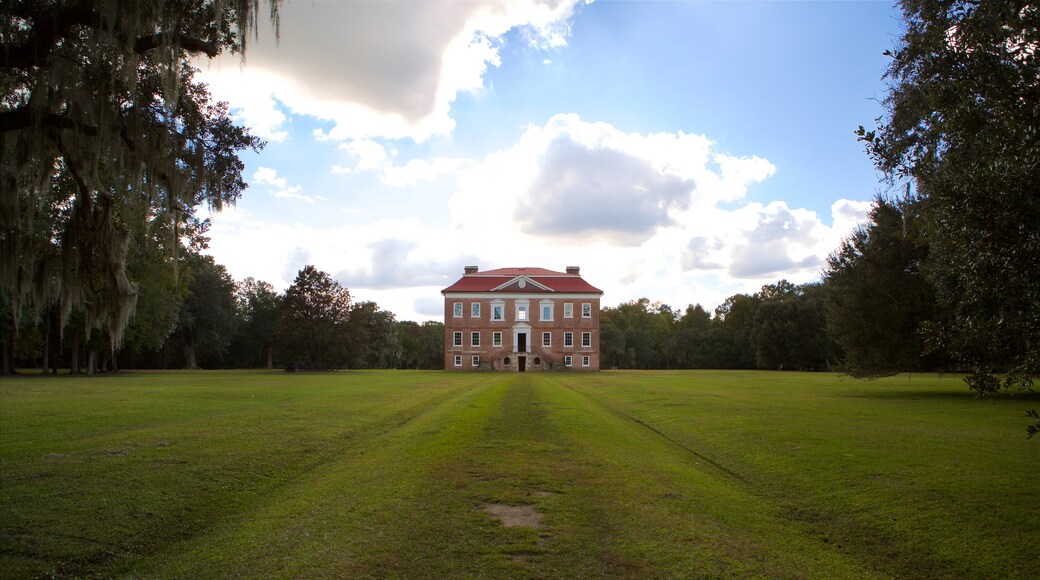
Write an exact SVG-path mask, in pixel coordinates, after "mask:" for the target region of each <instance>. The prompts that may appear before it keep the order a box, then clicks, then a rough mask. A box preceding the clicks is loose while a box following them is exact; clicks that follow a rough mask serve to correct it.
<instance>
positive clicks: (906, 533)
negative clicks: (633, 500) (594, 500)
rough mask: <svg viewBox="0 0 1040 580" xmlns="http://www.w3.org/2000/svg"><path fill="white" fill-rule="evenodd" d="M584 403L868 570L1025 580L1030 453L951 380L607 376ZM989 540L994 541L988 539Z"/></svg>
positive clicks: (1016, 402) (1032, 510)
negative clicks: (655, 437) (652, 436)
mask: <svg viewBox="0 0 1040 580" xmlns="http://www.w3.org/2000/svg"><path fill="white" fill-rule="evenodd" d="M571 382H572V384H574V386H575V388H577V389H578V390H579V391H581V392H582V393H583V394H585V395H586V396H589V397H592V398H595V399H596V400H598V401H601V402H602V403H603V404H604V405H605V406H606V407H609V408H611V409H614V410H616V411H617V412H619V413H622V414H624V415H627V416H631V417H633V418H634V420H636V421H638V422H640V423H642V424H646V425H648V426H652V428H653V429H654V430H655V431H658V432H660V433H662V434H665V435H666V436H667V438H669V439H671V440H674V441H677V442H679V444H680V445H682V446H683V447H686V448H691V449H695V450H697V452H698V453H700V454H702V455H704V456H707V457H711V458H718V461H719V462H720V463H722V464H723V465H725V466H726V467H727V468H729V469H732V470H733V471H735V472H737V473H739V474H741V475H743V476H745V477H746V480H747V483H748V486H749V489H750V490H751V491H752V492H753V493H754V494H755V495H758V496H760V497H762V498H763V499H765V500H767V501H769V502H770V503H773V504H775V505H777V506H778V508H779V509H780V510H781V513H782V514H783V516H784V517H785V518H786V519H788V520H790V521H791V522H794V523H801V524H803V525H804V526H808V527H809V528H811V529H812V530H814V532H813V535H814V536H815V537H816V538H818V539H820V540H821V541H824V542H826V543H827V544H828V545H829V546H834V547H835V548H836V549H838V550H840V551H842V552H844V553H847V554H849V556H850V557H854V558H856V559H858V560H859V561H861V562H862V563H863V565H864V566H865V567H868V568H869V569H870V570H871V571H872V573H873V574H876V575H891V576H907V575H910V576H927V577H977V578H987V577H998V576H1000V577H1030V576H1031V575H1032V574H1033V572H1034V571H1035V567H1036V565H1037V563H1038V562H1040V545H1038V544H1037V542H1036V538H1037V531H1038V530H1040V509H1038V508H1040V484H1038V482H1037V480H1036V478H1035V474H1036V473H1037V472H1038V469H1040V454H1037V453H1036V449H1035V448H1034V446H1033V445H1032V444H1033V443H1035V442H1030V441H1027V440H1026V439H1025V438H1024V437H1023V436H1022V432H1021V428H1022V427H1021V423H1020V422H1018V423H1016V421H1015V419H1016V417H1018V416H1020V415H1021V414H1022V413H1023V410H1024V408H1025V407H1028V406H1035V405H1036V398H1035V397H1033V398H1032V400H1029V399H1030V398H1028V397H1027V398H1026V400H1022V399H1010V400H1009V399H999V400H993V401H985V402H983V401H978V400H976V399H973V398H972V397H971V396H970V395H969V394H968V393H967V392H966V390H965V388H964V385H963V382H962V381H961V380H960V379H959V378H958V377H952V378H939V377H935V376H931V377H928V376H915V377H907V376H905V375H903V376H900V377H891V378H888V379H883V380H879V381H870V382H863V381H854V380H848V379H844V380H842V379H835V378H834V377H832V376H828V375H820V374H812V373H786V372H785V373H763V372H746V373H740V372H732V371H727V372H710V371H709V372H648V373H609V374H601V375H600V376H598V377H581V378H580V379H578V380H576V381H571ZM998 538H999V539H998Z"/></svg>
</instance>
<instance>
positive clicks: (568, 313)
mask: <svg viewBox="0 0 1040 580" xmlns="http://www.w3.org/2000/svg"><path fill="white" fill-rule="evenodd" d="M563 317H564V318H574V303H572V302H564V303H563Z"/></svg>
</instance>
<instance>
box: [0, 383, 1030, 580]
mask: <svg viewBox="0 0 1040 580" xmlns="http://www.w3.org/2000/svg"><path fill="white" fill-rule="evenodd" d="M178 375H179V376H180V377H182V378H180V379H178ZM61 379H62V380H57V381H54V382H51V381H50V380H47V381H41V382H36V381H35V380H32V381H20V380H16V381H9V382H5V383H4V384H3V385H0V396H2V397H3V405H0V467H2V470H0V484H2V485H0V576H2V577H25V576H42V575H98V576H119V575H129V576H138V577H182V576H202V577H213V576H249V577H253V576H262V577H417V578H418V577H423V578H433V577H437V578H440V577H496V578H510V577H516V578H539V577H543V578H558V577H640V578H642V577H716V576H731V575H738V576H742V577H743V576H748V577H755V576H758V577H826V578H842V577H845V578H851V577H856V578H862V577H886V576H892V577H922V576H927V577H980V578H981V577H1028V576H1029V575H1030V573H1031V572H1030V571H1031V570H1033V569H1034V564H1035V563H1036V562H1037V561H1038V555H1040V547H1038V546H1037V543H1036V534H1035V532H1036V530H1037V529H1040V515H1038V511H1037V510H1036V509H1035V506H1037V505H1040V486H1038V484H1037V483H1036V481H1035V473H1037V468H1038V467H1040V454H1036V453H1035V449H1034V448H1033V447H1030V446H1029V445H1032V444H1033V443H1035V442H1028V441H1026V440H1025V439H1024V437H1023V435H1022V432H1021V425H1017V424H1015V422H1014V420H1015V418H1016V417H1018V416H1019V415H1021V413H1022V412H1024V411H1023V408H1024V406H1029V405H1033V406H1035V405H1036V401H1035V400H1033V401H1021V400H1000V401H996V402H980V401H976V400H972V399H970V397H966V396H962V393H963V385H962V384H961V383H960V381H959V380H957V379H947V380H938V379H922V378H921V377H915V378H913V379H912V380H910V381H907V380H906V378H905V377H899V378H895V379H891V380H884V381H879V382H871V383H863V382H858V381H841V380H836V379H835V378H834V377H833V376H827V375H820V374H800V373H764V372H760V373H734V372H720V373H710V372H709V373H701V372H643V373H628V372H603V373H594V374H582V373H568V374H522V375H521V374H495V373H440V372H431V373H422V372H341V373H328V374H298V375H295V376H292V375H285V374H284V373H241V372H228V373H158V374H149V373H143V374H134V375H129V376H126V377H115V378H102V377H98V378H94V379H87V378H84V379H75V378H65V377H63V378H61ZM124 379H127V380H124ZM1016 428H1017V429H1016ZM9 434H10V436H9ZM487 504H506V505H511V506H530V507H531V508H533V509H535V510H537V511H538V512H540V513H541V514H544V518H543V519H542V522H541V526H540V527H537V528H527V527H512V528H506V527H503V526H501V525H500V524H499V522H498V521H497V520H495V519H494V518H493V517H491V516H490V515H489V514H488V513H486V512H485V511H484V510H483V509H482V508H483V507H484V506H485V505H487ZM972 542H974V544H972Z"/></svg>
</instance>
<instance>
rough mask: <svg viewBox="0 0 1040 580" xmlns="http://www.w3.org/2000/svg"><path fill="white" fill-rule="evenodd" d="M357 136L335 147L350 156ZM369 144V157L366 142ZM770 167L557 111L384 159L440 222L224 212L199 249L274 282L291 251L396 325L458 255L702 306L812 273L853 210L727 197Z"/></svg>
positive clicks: (416, 311) (283, 277)
mask: <svg viewBox="0 0 1040 580" xmlns="http://www.w3.org/2000/svg"><path fill="white" fill-rule="evenodd" d="M359 143H361V142H358V143H355V144H354V145H350V144H348V147H351V148H352V150H354V151H358V152H363V151H364V150H365V148H364V146H359ZM370 151H375V152H376V154H375V155H373V156H371V157H370V158H371V159H381V157H380V156H379V155H378V151H379V149H377V148H371V149H370ZM388 157H389V155H388ZM359 158H360V157H359ZM377 169H378V168H377V167H374V168H373V169H372V170H373V171H375V170H377ZM774 171H775V169H774V167H773V165H772V164H771V163H769V161H767V160H765V159H761V158H758V157H741V158H737V157H734V156H730V155H728V154H726V153H725V152H721V151H717V150H716V145H715V144H714V143H712V141H711V140H710V139H708V138H707V137H704V136H701V135H691V134H685V133H682V132H677V133H653V134H639V133H627V132H624V131H621V130H619V129H617V128H616V127H613V126H611V125H610V124H607V123H593V122H586V121H583V120H582V119H580V118H579V117H577V116H576V115H557V116H554V117H553V118H551V119H549V120H548V121H547V122H546V123H545V124H543V125H539V126H531V127H528V128H527V129H526V130H525V131H524V133H523V134H522V135H521V136H520V138H519V139H518V141H517V142H516V143H515V144H514V145H513V146H512V147H509V148H506V149H503V150H500V151H496V152H494V153H491V154H489V155H488V156H486V157H485V158H484V159H481V160H465V159H438V158H435V159H430V160H422V159H413V160H412V161H409V162H408V163H406V164H405V165H403V166H393V165H390V164H389V163H388V162H387V163H384V165H383V166H382V172H383V173H382V178H383V180H384V182H385V183H387V184H389V185H392V186H398V187H400V186H404V185H409V186H413V187H416V188H418V191H423V189H422V188H423V187H424V184H425V182H427V181H429V180H431V179H434V178H440V177H443V176H450V177H452V178H453V179H454V184H455V188H454V191H453V192H452V193H451V195H450V199H449V200H448V201H447V204H448V209H449V212H450V218H451V222H450V224H449V226H448V227H440V226H434V225H431V223H429V222H428V221H427V220H425V219H424V218H422V217H419V216H414V217H409V216H408V215H407V211H405V212H403V213H402V212H398V213H397V215H398V216H399V217H394V218H393V219H378V218H376V219H374V220H373V221H370V222H368V223H364V224H362V225H349V226H337V227H329V228H318V227H314V226H310V225H306V224H282V225H280V224H263V223H256V222H253V221H251V220H242V219H238V218H236V217H235V216H234V214H233V213H232V214H230V215H225V214H227V212H225V213H222V214H218V215H217V216H216V217H215V219H214V227H213V229H212V230H211V234H212V236H213V242H212V244H211V247H212V251H213V253H214V254H215V255H217V256H218V257H219V258H218V259H219V260H220V261H221V263H224V264H227V265H228V266H229V269H230V270H231V272H232V274H233V275H234V276H236V277H237V278H243V277H245V276H254V277H257V278H259V279H265V280H267V281H269V282H271V283H273V284H275V285H276V286H278V287H281V288H284V287H285V286H287V285H288V284H289V283H291V278H290V277H289V275H288V274H286V272H289V271H292V272H293V273H294V272H295V271H296V270H298V269H299V267H301V266H302V264H301V263H300V262H301V260H302V259H304V258H306V259H307V260H309V262H308V263H313V264H315V265H316V266H317V267H319V268H320V269H322V270H325V271H326V272H330V273H332V274H335V275H336V276H337V278H338V279H339V280H340V281H341V283H343V284H344V285H345V286H347V287H348V288H351V289H352V291H354V290H356V292H354V293H355V297H356V298H358V299H365V300H374V301H376V302H378V303H379V304H380V306H381V307H382V308H384V309H386V310H390V311H393V312H395V313H396V314H397V315H398V318H399V319H402V320H408V319H418V320H424V319H429V318H439V317H440V314H439V312H440V310H439V309H437V308H434V307H433V306H432V304H434V303H435V302H437V301H439V299H440V296H439V294H438V292H439V290H440V289H441V288H443V287H445V286H447V285H448V284H450V283H452V282H453V281H454V280H455V279H457V278H458V276H459V275H461V272H462V266H464V265H468V264H477V265H480V266H481V267H482V268H484V269H488V268H494V267H503V266H542V267H547V268H555V269H563V268H564V267H565V266H568V265H579V266H581V267H582V273H583V275H584V276H585V277H586V278H587V279H588V280H589V281H590V282H591V283H593V284H594V285H597V286H599V287H600V288H602V289H603V290H605V291H606V295H605V296H604V304H608V305H611V304H617V303H619V302H622V301H625V300H632V299H635V298H639V297H641V296H645V297H647V298H650V299H653V300H661V301H663V302H665V303H668V304H671V305H673V306H675V307H676V308H683V307H685V306H686V304H687V303H690V302H699V303H701V304H704V305H705V306H707V307H708V308H712V307H714V306H715V305H717V304H719V303H720V302H722V301H723V300H724V299H725V298H726V297H727V296H729V295H732V294H734V293H737V292H753V291H756V290H757V289H758V288H759V287H761V285H762V284H765V283H771V282H775V281H776V280H777V279H779V278H787V279H788V280H790V281H792V282H795V283H801V282H807V281H810V280H813V279H816V278H818V276H819V272H820V270H821V268H822V266H823V264H824V263H825V259H826V256H827V254H828V253H829V252H831V251H833V250H834V248H836V247H837V244H838V242H839V241H840V239H841V238H842V237H843V236H846V235H848V234H849V233H850V232H851V231H852V228H854V227H855V226H856V224H858V223H861V222H862V220H863V219H864V218H865V216H866V213H867V211H869V207H870V204H869V203H867V202H855V201H849V200H838V201H836V202H834V204H833V205H832V206H831V215H830V216H819V215H817V214H816V212H813V211H810V210H807V209H802V208H797V207H790V206H789V205H788V204H787V203H786V202H783V201H774V202H771V203H766V204H762V203H757V202H746V201H743V200H744V199H745V198H746V190H747V188H748V187H749V186H750V185H752V184H754V183H757V182H758V181H761V180H765V179H769V178H770V176H771V175H772V174H773V172H774ZM254 181H255V182H257V183H258V184H260V185H262V186H265V187H270V188H273V189H277V190H280V191H286V192H291V188H292V187H293V186H292V185H291V184H290V183H288V182H287V181H286V180H285V179H284V178H283V177H281V176H279V175H278V174H277V172H275V171H274V170H272V169H270V168H261V169H258V170H257V171H256V173H255V174H254ZM341 211H344V212H350V211H352V210H349V209H344V210H341ZM827 222H830V224H829V225H828V223H827ZM285 240H292V244H291V246H288V247H287V246H286V244H285ZM293 248H301V249H302V248H305V249H306V252H307V253H306V255H304V254H301V253H300V252H295V253H294V251H293ZM293 275H294V274H293Z"/></svg>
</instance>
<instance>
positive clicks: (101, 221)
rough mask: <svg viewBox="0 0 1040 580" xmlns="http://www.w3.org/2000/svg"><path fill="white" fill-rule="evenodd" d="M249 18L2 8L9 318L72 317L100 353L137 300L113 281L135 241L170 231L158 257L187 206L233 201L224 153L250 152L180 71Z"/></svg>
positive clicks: (184, 219)
mask: <svg viewBox="0 0 1040 580" xmlns="http://www.w3.org/2000/svg"><path fill="white" fill-rule="evenodd" d="M278 4H279V0H272V2H271V9H272V19H274V20H277V7H278ZM257 10H258V2H257V1H256V0H235V1H229V2H213V1H210V0H188V1H185V2H177V3H169V2H160V1H156V0H143V1H139V2H125V1H122V0H94V1H84V0H77V1H69V2H65V1H56V0H42V1H41V0H12V1H10V2H5V3H4V5H3V8H0V38H2V39H3V42H2V43H0V47H2V48H0V231H2V232H4V233H3V235H0V292H3V293H4V294H6V295H7V296H9V298H10V300H11V303H12V307H13V309H14V310H15V311H20V310H21V309H22V308H23V307H28V308H30V309H31V310H32V311H33V312H34V314H35V313H39V312H40V311H41V310H43V309H45V308H48V307H50V306H51V305H52V304H60V307H61V313H62V316H61V322H62V324H63V325H64V324H65V323H67V322H68V321H69V320H70V317H71V316H72V314H73V311H76V312H78V313H79V314H80V315H82V316H83V324H82V325H80V327H79V328H77V331H79V332H83V333H84V338H85V339H87V340H88V341H89V340H90V338H91V332H92V331H93V330H102V331H103V332H104V333H105V335H106V338H107V339H108V342H109V343H110V345H109V346H110V347H111V348H115V347H116V346H118V345H119V344H120V343H121V341H122V338H123V332H124V330H125V328H126V325H127V323H128V321H129V319H130V317H131V315H132V313H133V312H134V308H135V306H136V301H137V299H138V296H139V294H138V290H139V288H138V287H137V284H136V282H139V280H132V279H130V278H129V277H128V276H127V273H128V269H129V266H128V263H127V259H128V258H127V254H128V252H129V251H130V248H131V245H132V241H133V242H138V241H139V240H135V239H134V237H135V235H136V234H139V233H140V232H141V231H142V230H143V229H146V228H147V226H146V224H150V223H151V222H153V221H156V220H158V221H162V222H164V223H166V224H169V225H170V229H169V231H170V237H169V238H167V240H166V241H167V244H166V248H165V249H166V251H165V255H166V256H167V257H173V256H175V254H176V248H177V245H178V243H179V242H178V241H177V240H178V238H179V233H178V232H179V230H181V229H183V228H184V227H185V226H187V225H188V224H189V222H190V221H191V220H192V219H193V215H194V212H195V209H196V208H197V207H198V206H199V205H201V204H208V205H209V206H211V207H217V208H219V207H220V206H222V205H223V204H226V203H233V202H234V201H235V200H236V199H237V198H238V197H239V196H240V195H241V193H242V190H243V189H244V188H245V185H246V184H245V182H244V181H243V179H242V175H241V174H242V169H243V164H242V162H241V161H240V160H239V158H238V152H239V151H241V150H243V149H253V150H259V148H260V147H262V143H261V142H260V141H259V140H258V139H257V138H255V137H253V136H252V135H250V134H249V133H248V131H246V130H245V129H243V128H241V127H238V126H236V125H234V124H233V123H232V121H231V119H230V117H229V116H228V111H227V106H226V104H223V103H213V102H211V101H210V96H209V93H208V91H207V89H206V87H205V86H204V85H202V84H200V83H198V82H196V81H195V80H194V79H193V75H194V72H195V69H194V68H193V66H192V63H193V59H194V58H196V57H199V56H207V57H210V58H212V57H214V56H216V55H217V54H219V53H220V52H222V51H224V50H232V51H241V50H244V48H245V40H246V38H247V35H248V34H249V33H251V32H253V31H254V30H255V23H256V12H257ZM149 314H151V313H149ZM167 320H168V318H165V319H164V320H163V322H160V323H158V324H159V327H157V328H155V329H150V330H148V331H146V332H145V334H147V335H150V336H148V337H146V339H147V340H151V339H153V338H155V334H156V333H161V332H162V328H161V327H162V326H163V325H164V324H165V322H166V321H167Z"/></svg>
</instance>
